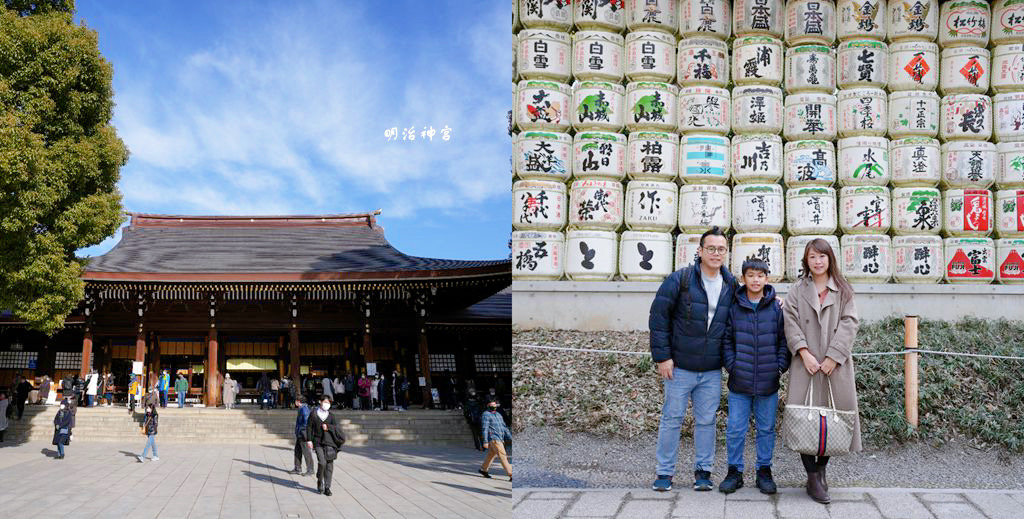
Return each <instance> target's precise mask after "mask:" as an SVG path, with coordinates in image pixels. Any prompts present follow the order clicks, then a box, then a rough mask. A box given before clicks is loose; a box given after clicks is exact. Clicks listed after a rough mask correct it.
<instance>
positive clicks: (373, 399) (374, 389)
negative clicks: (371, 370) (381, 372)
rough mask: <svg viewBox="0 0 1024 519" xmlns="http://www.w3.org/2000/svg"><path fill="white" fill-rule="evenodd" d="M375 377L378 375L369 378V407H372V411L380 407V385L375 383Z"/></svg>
mask: <svg viewBox="0 0 1024 519" xmlns="http://www.w3.org/2000/svg"><path fill="white" fill-rule="evenodd" d="M377 378H378V377H373V378H371V379H370V409H373V410H374V411H376V410H379V409H380V402H379V400H380V393H379V392H378V390H379V389H380V386H379V384H378V383H377V382H378V380H377Z"/></svg>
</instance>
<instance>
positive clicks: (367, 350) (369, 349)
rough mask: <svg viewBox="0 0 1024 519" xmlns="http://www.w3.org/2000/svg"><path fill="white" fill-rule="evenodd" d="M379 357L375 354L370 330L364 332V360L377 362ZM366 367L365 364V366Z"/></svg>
mask: <svg viewBox="0 0 1024 519" xmlns="http://www.w3.org/2000/svg"><path fill="white" fill-rule="evenodd" d="M376 360H377V358H376V356H375V355H374V354H373V339H371V338H370V332H364V333H363V362H364V363H367V362H376ZM364 367H365V366H364Z"/></svg>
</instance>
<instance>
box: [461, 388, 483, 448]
mask: <svg viewBox="0 0 1024 519" xmlns="http://www.w3.org/2000/svg"><path fill="white" fill-rule="evenodd" d="M482 412H483V409H482V406H481V404H480V400H478V399H477V397H476V389H473V388H470V389H469V395H468V396H467V397H466V402H465V404H463V406H462V415H463V416H465V417H466V423H467V424H468V425H469V430H471V431H473V448H474V449H476V450H478V451H482V450H484V448H483V445H484V441H483V436H482V434H481V430H480V417H481V415H482Z"/></svg>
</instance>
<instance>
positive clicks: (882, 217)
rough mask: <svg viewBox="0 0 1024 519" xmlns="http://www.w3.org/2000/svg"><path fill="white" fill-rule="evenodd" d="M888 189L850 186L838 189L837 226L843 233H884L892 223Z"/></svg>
mask: <svg viewBox="0 0 1024 519" xmlns="http://www.w3.org/2000/svg"><path fill="white" fill-rule="evenodd" d="M891 206H892V204H891V202H890V194H889V189H888V188H885V187H880V186H850V187H844V188H842V189H840V190H839V227H840V228H841V229H842V230H843V233H845V234H885V233H887V232H889V227H890V226H891V225H892V207H891Z"/></svg>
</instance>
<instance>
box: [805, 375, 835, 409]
mask: <svg viewBox="0 0 1024 519" xmlns="http://www.w3.org/2000/svg"><path fill="white" fill-rule="evenodd" d="M818 373H821V371H820V370H819V371H818ZM822 374H823V375H824V373H822ZM815 375H817V373H815ZM825 382H826V383H827V384H828V406H829V408H830V409H832V410H833V411H836V400H835V398H834V397H833V396H832V379H831V378H829V376H828V375H825ZM813 392H814V376H811V378H810V380H809V381H808V382H807V396H806V397H804V405H806V406H807V407H810V406H811V393H813Z"/></svg>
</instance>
